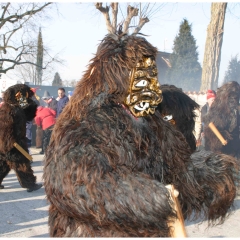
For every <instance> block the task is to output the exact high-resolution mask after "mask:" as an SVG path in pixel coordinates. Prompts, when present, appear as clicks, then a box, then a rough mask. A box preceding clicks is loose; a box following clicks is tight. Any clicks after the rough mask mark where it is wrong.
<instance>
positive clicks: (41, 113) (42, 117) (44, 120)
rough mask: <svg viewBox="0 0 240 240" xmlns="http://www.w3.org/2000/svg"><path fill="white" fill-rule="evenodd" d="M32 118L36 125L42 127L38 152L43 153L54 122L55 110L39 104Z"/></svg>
mask: <svg viewBox="0 0 240 240" xmlns="http://www.w3.org/2000/svg"><path fill="white" fill-rule="evenodd" d="M34 119H35V123H36V125H37V127H41V128H42V129H43V137H42V151H41V152H40V154H44V153H45V151H46V149H47V146H48V144H49V141H50V138H51V134H52V130H53V126H54V124H55V123H56V112H55V111H54V110H53V109H51V108H44V107H42V106H39V107H38V108H37V113H36V117H35V118H34Z"/></svg>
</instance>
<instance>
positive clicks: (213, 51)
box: [201, 2, 227, 91]
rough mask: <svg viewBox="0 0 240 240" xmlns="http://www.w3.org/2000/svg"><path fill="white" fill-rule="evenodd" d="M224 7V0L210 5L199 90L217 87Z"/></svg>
mask: <svg viewBox="0 0 240 240" xmlns="http://www.w3.org/2000/svg"><path fill="white" fill-rule="evenodd" d="M226 8H227V3H226V2H225V3H221V2H215V3H212V5H211V21H210V23H209V25H208V29H207V39H206V43H205V51H204V59H203V68H202V84H201V91H206V90H208V89H213V90H216V89H217V87H218V76H219V66H220V61H221V48H222V41H223V28H224V20H225V13H226Z"/></svg>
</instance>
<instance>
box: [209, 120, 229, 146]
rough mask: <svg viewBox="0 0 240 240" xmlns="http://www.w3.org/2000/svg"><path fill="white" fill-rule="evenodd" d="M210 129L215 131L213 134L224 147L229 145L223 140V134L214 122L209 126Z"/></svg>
mask: <svg viewBox="0 0 240 240" xmlns="http://www.w3.org/2000/svg"><path fill="white" fill-rule="evenodd" d="M208 126H209V128H210V129H211V130H212V131H213V133H214V134H215V135H216V136H217V138H218V139H219V140H220V141H221V143H222V145H224V146H225V145H227V141H226V140H225V139H224V138H223V136H222V134H221V133H220V132H219V131H218V129H217V128H216V126H215V125H214V124H213V122H210V123H209V124H208Z"/></svg>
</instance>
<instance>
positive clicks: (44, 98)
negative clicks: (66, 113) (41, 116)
mask: <svg viewBox="0 0 240 240" xmlns="http://www.w3.org/2000/svg"><path fill="white" fill-rule="evenodd" d="M49 98H51V96H50V94H49V92H48V91H45V92H44V94H43V96H42V99H43V100H47V99H49Z"/></svg>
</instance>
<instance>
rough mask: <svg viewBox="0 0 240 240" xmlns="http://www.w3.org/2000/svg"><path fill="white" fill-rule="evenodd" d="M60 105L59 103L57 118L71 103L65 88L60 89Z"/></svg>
mask: <svg viewBox="0 0 240 240" xmlns="http://www.w3.org/2000/svg"><path fill="white" fill-rule="evenodd" d="M58 97H59V100H58V103H57V116H56V117H58V116H59V115H60V113H61V112H62V111H63V108H64V107H65V106H66V104H67V103H68V101H69V98H68V97H67V96H66V95H65V89H64V88H59V89H58Z"/></svg>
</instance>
